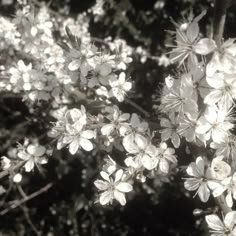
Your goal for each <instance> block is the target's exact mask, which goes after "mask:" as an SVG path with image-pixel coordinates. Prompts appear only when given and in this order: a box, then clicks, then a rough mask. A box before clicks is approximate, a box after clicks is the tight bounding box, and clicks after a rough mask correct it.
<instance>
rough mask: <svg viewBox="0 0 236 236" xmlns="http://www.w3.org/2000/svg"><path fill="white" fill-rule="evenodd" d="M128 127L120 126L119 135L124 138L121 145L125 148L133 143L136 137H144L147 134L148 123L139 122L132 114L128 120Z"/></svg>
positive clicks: (137, 117)
mask: <svg viewBox="0 0 236 236" xmlns="http://www.w3.org/2000/svg"><path fill="white" fill-rule="evenodd" d="M129 124H130V126H129V127H126V126H122V127H121V128H120V134H121V135H122V136H124V139H123V142H122V143H123V145H124V147H125V148H126V146H127V145H129V143H133V142H134V140H135V136H136V135H144V134H146V132H148V123H147V122H145V121H141V120H140V118H139V116H138V115H137V114H135V113H133V114H132V116H131V119H130V123H129Z"/></svg>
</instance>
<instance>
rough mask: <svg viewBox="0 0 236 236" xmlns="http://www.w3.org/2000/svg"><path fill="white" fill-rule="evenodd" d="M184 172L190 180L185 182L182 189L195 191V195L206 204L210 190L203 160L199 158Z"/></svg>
mask: <svg viewBox="0 0 236 236" xmlns="http://www.w3.org/2000/svg"><path fill="white" fill-rule="evenodd" d="M186 172H187V174H188V175H190V176H191V178H187V179H186V180H185V182H184V187H185V188H186V189H187V190H189V191H195V190H197V192H196V194H198V196H199V198H200V199H201V201H202V202H207V201H208V199H209V197H210V190H209V188H208V176H207V171H206V166H205V162H204V159H203V158H202V157H200V156H199V157H198V158H197V159H196V162H192V163H190V165H189V166H188V168H187V170H186Z"/></svg>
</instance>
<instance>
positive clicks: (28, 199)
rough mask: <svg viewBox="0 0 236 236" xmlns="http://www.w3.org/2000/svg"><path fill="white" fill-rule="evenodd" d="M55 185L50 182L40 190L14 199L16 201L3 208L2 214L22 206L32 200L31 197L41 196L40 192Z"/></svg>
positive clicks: (0, 213)
mask: <svg viewBox="0 0 236 236" xmlns="http://www.w3.org/2000/svg"><path fill="white" fill-rule="evenodd" d="M52 186H53V183H48V184H47V185H46V186H44V187H43V188H41V189H39V190H38V191H36V192H34V193H32V194H30V195H28V196H26V197H25V198H22V199H20V200H16V201H14V203H12V204H11V205H10V206H9V207H8V208H6V209H4V210H2V211H1V212H0V215H5V214H6V213H8V212H9V211H11V210H13V209H15V208H17V207H19V206H21V205H22V204H24V203H26V202H28V201H30V200H31V199H33V198H35V197H37V196H39V195H40V194H42V193H44V192H46V191H48V189H50V188H51V187H52Z"/></svg>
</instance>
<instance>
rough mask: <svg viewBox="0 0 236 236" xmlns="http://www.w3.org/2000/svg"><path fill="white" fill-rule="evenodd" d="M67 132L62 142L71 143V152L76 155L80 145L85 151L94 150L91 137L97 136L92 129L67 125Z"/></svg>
mask: <svg viewBox="0 0 236 236" xmlns="http://www.w3.org/2000/svg"><path fill="white" fill-rule="evenodd" d="M66 131H67V133H66V134H65V135H64V137H63V139H62V142H63V143H64V144H69V152H70V153H71V155H74V154H75V153H76V152H77V151H78V149H79V148H80V147H82V148H83V149H84V150H85V151H92V150H93V144H92V142H91V141H90V139H92V138H94V137H95V133H94V131H92V130H81V129H80V128H78V127H77V126H76V124H75V125H67V126H66Z"/></svg>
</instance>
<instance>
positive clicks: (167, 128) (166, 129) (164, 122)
mask: <svg viewBox="0 0 236 236" xmlns="http://www.w3.org/2000/svg"><path fill="white" fill-rule="evenodd" d="M169 118H170V120H169V119H166V118H161V121H160V125H161V127H162V128H163V129H162V130H161V131H160V132H161V141H162V142H164V141H166V140H168V139H171V142H172V144H173V145H174V147H175V148H178V147H179V146H180V137H179V135H178V133H177V124H176V123H177V122H176V117H175V116H174V114H173V113H172V114H171V115H170V116H169Z"/></svg>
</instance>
